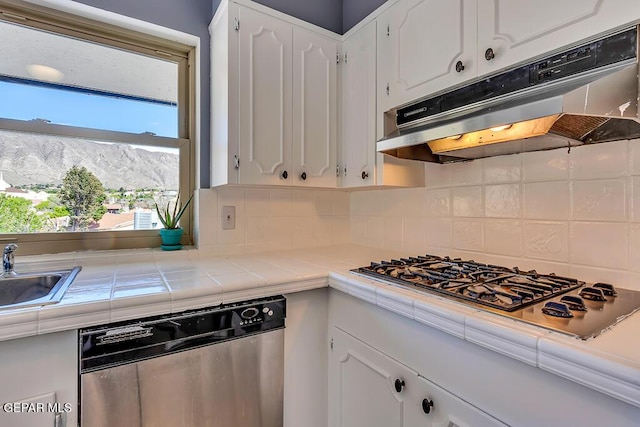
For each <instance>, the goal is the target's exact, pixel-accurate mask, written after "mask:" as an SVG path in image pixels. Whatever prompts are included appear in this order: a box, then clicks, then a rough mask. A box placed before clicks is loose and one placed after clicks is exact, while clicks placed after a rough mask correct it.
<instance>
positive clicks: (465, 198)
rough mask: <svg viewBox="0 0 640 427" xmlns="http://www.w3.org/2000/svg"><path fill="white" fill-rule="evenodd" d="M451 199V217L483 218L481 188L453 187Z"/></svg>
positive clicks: (478, 186) (477, 186) (479, 186)
mask: <svg viewBox="0 0 640 427" xmlns="http://www.w3.org/2000/svg"><path fill="white" fill-rule="evenodd" d="M451 193H452V198H453V216H457V217H483V216H484V209H483V205H484V202H483V197H482V186H481V185H476V186H473V187H454V188H452V189H451Z"/></svg>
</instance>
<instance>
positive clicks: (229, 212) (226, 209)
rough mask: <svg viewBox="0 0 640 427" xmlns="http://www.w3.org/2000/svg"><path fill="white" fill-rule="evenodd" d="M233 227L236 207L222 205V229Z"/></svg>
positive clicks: (234, 225)
mask: <svg viewBox="0 0 640 427" xmlns="http://www.w3.org/2000/svg"><path fill="white" fill-rule="evenodd" d="M235 228H236V207H235V206H223V207H222V229H223V230H234V229H235Z"/></svg>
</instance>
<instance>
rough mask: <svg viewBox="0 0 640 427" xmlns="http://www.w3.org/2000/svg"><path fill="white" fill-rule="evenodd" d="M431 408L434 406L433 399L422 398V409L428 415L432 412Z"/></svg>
mask: <svg viewBox="0 0 640 427" xmlns="http://www.w3.org/2000/svg"><path fill="white" fill-rule="evenodd" d="M431 408H433V400H431V399H422V411H423V412H424V413H425V414H427V415H428V414H429V413H430V412H431Z"/></svg>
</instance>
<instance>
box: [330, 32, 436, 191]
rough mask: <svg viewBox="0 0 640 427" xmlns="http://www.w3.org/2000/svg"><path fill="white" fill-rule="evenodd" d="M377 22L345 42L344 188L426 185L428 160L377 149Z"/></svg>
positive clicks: (343, 69) (343, 107)
mask: <svg viewBox="0 0 640 427" xmlns="http://www.w3.org/2000/svg"><path fill="white" fill-rule="evenodd" d="M376 25H377V23H376V22H375V21H372V22H369V23H368V24H367V25H364V26H363V27H362V28H360V29H359V30H357V31H356V32H355V33H353V34H351V35H350V36H349V37H348V38H347V39H346V40H345V42H344V44H343V52H344V57H343V58H344V60H343V64H342V133H341V135H342V138H341V144H342V163H341V175H342V187H352V188H353V187H370V186H395V187H423V186H424V182H425V181H424V163H422V162H418V161H412V160H404V159H398V158H395V157H392V156H388V155H385V154H380V153H377V152H376V141H377V139H378V138H381V137H382V132H381V129H382V121H381V120H376V118H378V119H380V118H381V117H382V116H380V115H378V116H377V115H376V103H377V99H378V97H379V95H378V94H377V90H376V70H377V68H378V67H377V63H378V62H379V56H378V53H377V51H376Z"/></svg>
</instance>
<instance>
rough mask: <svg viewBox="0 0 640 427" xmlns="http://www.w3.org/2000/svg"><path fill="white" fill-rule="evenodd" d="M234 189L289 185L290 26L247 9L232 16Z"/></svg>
mask: <svg viewBox="0 0 640 427" xmlns="http://www.w3.org/2000/svg"><path fill="white" fill-rule="evenodd" d="M238 22H239V23H241V24H240V25H241V26H240V28H239V45H240V51H239V52H240V53H239V61H240V64H239V69H238V75H239V92H240V99H239V101H240V120H239V124H240V132H239V135H240V141H239V156H238V163H239V164H238V172H239V177H238V180H239V183H240V184H267V185H279V184H286V183H291V182H292V181H293V179H292V176H293V170H292V148H293V139H292V133H293V130H292V123H293V119H292V112H293V108H292V101H293V98H292V74H293V68H292V56H293V48H292V46H293V41H292V27H291V25H290V24H288V23H286V22H284V21H281V20H279V19H276V18H273V17H270V16H268V15H264V14H262V13H259V12H256V11H254V10H251V9H247V8H240V10H239V11H238Z"/></svg>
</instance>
